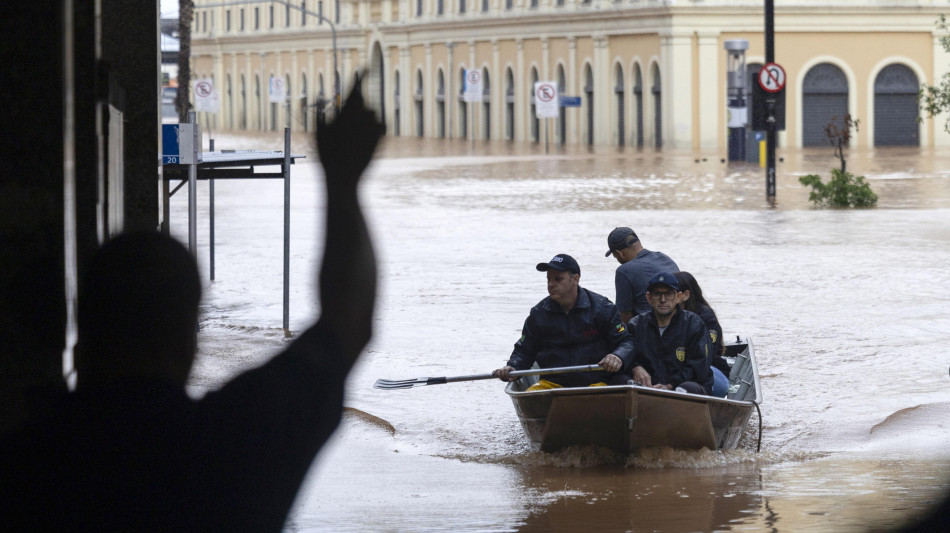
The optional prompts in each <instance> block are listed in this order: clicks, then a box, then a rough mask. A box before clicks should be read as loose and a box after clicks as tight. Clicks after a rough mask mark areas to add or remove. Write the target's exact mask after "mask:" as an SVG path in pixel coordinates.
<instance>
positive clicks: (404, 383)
mask: <svg viewBox="0 0 950 533" xmlns="http://www.w3.org/2000/svg"><path fill="white" fill-rule="evenodd" d="M595 370H603V368H601V367H599V366H597V365H581V366H561V367H554V368H532V369H529V370H512V371H511V372H510V373H509V374H508V375H509V376H511V377H514V378H519V377H521V376H544V375H547V374H569V373H571V372H591V371H595ZM493 378H494V379H497V378H495V376H493V375H491V374H475V375H473V376H454V377H441V378H417V379H377V380H376V384H374V385H373V388H376V389H411V388H413V387H422V386H424V385H442V384H443V383H455V382H456V381H477V380H480V379H493Z"/></svg>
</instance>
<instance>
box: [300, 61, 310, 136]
mask: <svg viewBox="0 0 950 533" xmlns="http://www.w3.org/2000/svg"><path fill="white" fill-rule="evenodd" d="M307 102H308V100H307V75H306V74H301V75H300V121H301V122H302V123H303V130H304V131H310V108H308V107H307Z"/></svg>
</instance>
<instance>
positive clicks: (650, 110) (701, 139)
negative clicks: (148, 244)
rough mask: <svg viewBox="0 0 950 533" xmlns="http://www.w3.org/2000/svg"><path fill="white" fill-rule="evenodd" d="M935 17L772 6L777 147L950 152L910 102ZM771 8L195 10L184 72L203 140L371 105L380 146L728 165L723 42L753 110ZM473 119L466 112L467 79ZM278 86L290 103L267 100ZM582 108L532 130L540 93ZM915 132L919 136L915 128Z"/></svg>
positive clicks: (408, 0) (724, 4)
mask: <svg viewBox="0 0 950 533" xmlns="http://www.w3.org/2000/svg"><path fill="white" fill-rule="evenodd" d="M948 8H950V6H948V5H947V3H946V2H941V1H937V0H887V1H885V0H862V1H855V0H838V1H821V2H819V1H812V0H791V1H786V0H775V61H776V63H779V64H780V65H781V66H782V67H783V68H784V70H785V73H786V85H785V109H786V114H785V121H786V129H785V131H784V132H781V133H780V135H779V143H780V144H781V145H782V146H788V147H801V146H818V145H823V146H827V140H826V139H825V138H824V126H825V125H826V124H827V123H828V122H829V121H831V120H832V119H834V118H836V117H840V116H843V115H844V114H846V113H847V114H850V115H851V116H852V117H854V118H857V119H858V120H860V123H861V127H860V129H859V132H858V134H857V135H856V136H855V138H854V139H853V140H852V146H891V145H910V146H925V147H926V146H947V145H950V135H948V134H947V133H946V132H945V131H944V127H943V126H944V121H943V120H942V119H939V118H938V119H937V120H930V119H927V118H926V117H925V116H924V115H922V114H921V112H920V110H919V107H918V106H917V103H916V93H917V91H918V90H919V88H920V85H921V83H928V84H934V83H935V80H936V81H939V80H940V79H942V77H943V76H944V74H946V73H947V72H948V71H950V55H948V54H947V53H946V52H945V51H944V50H943V47H942V46H941V43H940V37H941V36H942V35H943V33H942V32H941V31H940V30H938V28H937V27H936V26H935V23H936V22H937V20H938V19H939V16H940V14H941V13H942V12H944V11H950V9H948ZM764 20H765V19H764V0H675V1H674V0H617V1H613V0H307V1H301V0H293V1H291V2H281V1H273V2H269V1H265V2H243V1H231V2H229V1H227V0H221V1H219V0H196V2H195V21H194V24H193V36H192V54H193V58H192V73H193V76H194V77H195V78H211V79H213V80H214V86H215V88H216V90H217V91H218V92H219V95H220V102H221V106H220V112H219V113H217V114H214V115H212V116H206V117H204V118H203V119H202V120H203V121H205V122H208V123H210V125H211V127H213V128H224V129H238V130H240V129H250V130H269V129H278V128H282V127H284V126H286V125H288V124H289V125H290V126H291V128H292V129H294V130H309V129H312V126H313V123H314V116H315V115H314V113H315V107H314V104H315V103H316V102H318V101H324V100H326V101H330V102H332V100H333V98H334V94H335V93H336V92H337V91H335V89H334V80H335V76H334V72H335V71H337V72H339V73H340V92H342V94H344V95H345V94H346V93H347V91H348V90H349V87H350V86H351V84H352V82H353V76H354V73H356V72H357V71H359V70H361V69H367V71H368V76H367V79H366V85H365V89H364V90H365V93H364V94H366V96H367V99H368V101H369V102H370V103H371V104H372V105H373V106H374V107H375V108H376V109H377V110H379V112H380V113H381V114H382V116H383V118H384V121H385V122H386V124H387V129H388V132H389V134H390V135H400V136H422V137H430V138H475V139H492V140H516V141H535V142H544V141H545V139H546V138H547V139H549V140H550V142H552V143H570V144H585V143H588V144H597V145H623V146H644V147H662V148H669V149H684V150H698V151H717V152H722V151H724V150H725V149H726V147H727V143H728V137H729V112H728V110H727V63H728V61H727V52H726V50H725V43H726V42H727V41H731V40H736V39H739V40H742V39H744V40H747V41H748V49H747V50H746V51H745V56H744V59H745V63H746V70H747V75H746V79H745V80H744V84H745V91H746V96H748V91H749V89H750V88H751V83H755V79H754V78H755V77H756V76H755V73H756V72H757V70H758V68H759V67H761V65H762V64H763V63H764V60H765V37H764V30H763V29H764ZM469 69H477V70H478V71H479V72H480V74H481V77H482V80H483V88H484V91H483V96H482V101H481V102H474V103H473V102H465V101H464V100H463V98H462V92H463V88H464V83H463V82H464V76H465V71H466V70H469ZM272 78H281V80H282V82H283V84H284V85H285V86H286V88H287V99H286V100H284V101H282V102H280V103H272V102H270V101H269V98H268V95H269V90H270V80H271V79H272ZM536 81H548V82H553V83H556V84H557V87H558V90H559V93H560V94H561V95H563V96H575V97H580V106H579V107H563V108H561V113H560V116H559V117H558V118H552V119H537V118H535V107H534V95H533V91H534V83H535V82H536ZM918 117H920V118H921V119H923V120H922V121H918V120H917V119H918Z"/></svg>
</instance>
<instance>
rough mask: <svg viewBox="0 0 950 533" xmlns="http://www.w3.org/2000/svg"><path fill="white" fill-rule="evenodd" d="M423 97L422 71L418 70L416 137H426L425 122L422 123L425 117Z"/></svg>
mask: <svg viewBox="0 0 950 533" xmlns="http://www.w3.org/2000/svg"><path fill="white" fill-rule="evenodd" d="M422 95H423V92H422V71H421V70H417V71H416V93H415V100H416V113H415V115H416V116H415V119H416V137H422V136H424V134H425V129H424V128H423V122H422V117H423V115H422Z"/></svg>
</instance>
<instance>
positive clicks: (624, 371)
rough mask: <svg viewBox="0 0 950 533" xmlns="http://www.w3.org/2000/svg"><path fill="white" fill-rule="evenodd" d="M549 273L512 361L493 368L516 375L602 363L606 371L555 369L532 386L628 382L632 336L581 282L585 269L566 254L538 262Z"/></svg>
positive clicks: (497, 374)
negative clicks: (545, 289)
mask: <svg viewBox="0 0 950 533" xmlns="http://www.w3.org/2000/svg"><path fill="white" fill-rule="evenodd" d="M536 268H537V269H538V271H539V272H546V273H547V280H548V282H547V286H548V296H547V297H546V298H545V299H543V300H541V301H540V302H539V303H538V304H537V305H535V306H534V307H533V308H531V312H530V313H529V314H528V318H527V319H525V322H524V328H523V329H522V332H521V338H520V339H518V342H516V343H515V347H514V350H513V351H512V352H511V357H510V358H509V359H508V363H507V366H505V367H503V368H499V369H497V370H495V371H494V372H492V375H493V376H495V377H497V378H499V379H501V380H502V381H513V380H514V379H516V378H513V377H511V376H510V372H511V371H512V370H526V369H528V368H530V367H531V366H532V365H533V364H534V363H535V362H537V363H538V366H540V367H541V368H550V367H559V366H575V365H587V364H598V365H599V366H601V367H602V368H604V371H595V372H583V373H574V374H557V375H550V376H548V378H547V379H542V380H541V381H540V382H538V383H536V384H535V385H532V386H531V388H529V389H528V390H541V389H551V388H558V387H586V386H595V385H608V384H610V385H618V384H624V383H626V382H627V381H628V380H629V378H630V376H629V370H630V366H631V363H632V362H633V340H632V339H631V338H630V335H629V334H628V333H627V328H626V327H625V326H624V323H623V321H622V320H620V314H619V313H618V312H617V306H615V305H614V304H613V303H612V302H611V301H610V300H608V299H607V298H606V297H604V296H601V295H599V294H597V293H595V292H593V291H590V290H587V289H584V288H582V287H580V285H579V283H580V278H581V269H580V266H578V264H577V261H575V260H574V258H573V257H571V256H569V255H567V254H558V255H555V256H554V257H553V258H552V259H551V260H550V261H548V262H547V263H538V265H537V267H536Z"/></svg>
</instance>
